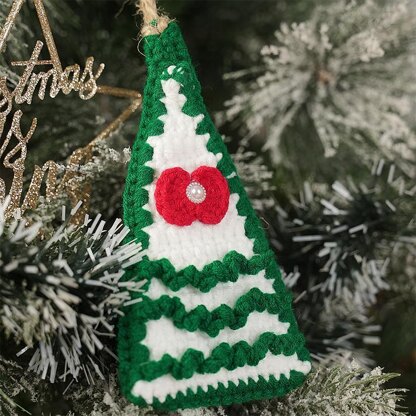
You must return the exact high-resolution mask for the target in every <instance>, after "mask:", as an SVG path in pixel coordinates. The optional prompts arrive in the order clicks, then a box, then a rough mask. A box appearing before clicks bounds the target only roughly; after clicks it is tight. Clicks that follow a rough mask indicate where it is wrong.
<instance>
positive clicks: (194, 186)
mask: <svg viewBox="0 0 416 416" xmlns="http://www.w3.org/2000/svg"><path fill="white" fill-rule="evenodd" d="M186 196H187V197H188V199H189V200H190V201H191V202H193V203H195V204H200V203H201V202H204V201H205V198H206V197H207V191H206V190H205V188H204V187H203V186H202V185H201V184H200V183H199V182H195V181H194V182H191V183H190V184H189V185H188V187H187V188H186Z"/></svg>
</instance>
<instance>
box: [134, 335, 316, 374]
mask: <svg viewBox="0 0 416 416" xmlns="http://www.w3.org/2000/svg"><path fill="white" fill-rule="evenodd" d="M303 342H304V338H303V335H302V334H301V333H300V332H298V331H297V330H296V329H291V327H289V330H288V333H287V334H283V335H276V334H274V333H271V332H264V333H263V334H261V335H260V336H259V338H258V339H257V340H256V341H255V342H254V343H253V345H250V344H248V343H247V342H246V341H243V340H242V341H239V342H237V343H236V344H234V345H230V344H228V343H226V342H222V343H220V344H218V346H217V347H215V348H214V349H213V350H212V352H211V355H210V356H209V357H207V358H205V357H204V354H203V353H202V352H201V351H198V350H194V349H191V348H189V349H188V350H186V351H185V353H184V354H183V356H182V357H181V358H180V359H177V358H175V357H172V356H170V355H169V354H165V355H164V356H163V357H162V358H161V359H160V360H159V361H147V362H144V363H143V362H137V363H134V362H133V363H132V364H133V366H134V365H135V364H137V365H136V366H134V367H135V368H136V369H137V371H135V372H134V378H135V379H136V378H137V380H146V381H152V380H155V379H157V378H159V377H161V376H163V375H165V374H171V375H172V376H173V377H174V378H175V379H177V380H182V379H188V378H190V377H192V376H193V375H194V374H195V373H199V374H209V373H217V372H218V371H219V370H221V369H222V368H226V369H227V370H235V369H236V368H238V367H242V366H244V365H250V366H253V365H257V364H258V363H259V362H260V361H261V360H263V359H264V358H265V356H266V354H267V352H268V351H270V352H271V353H272V354H274V355H279V354H284V355H286V356H291V355H293V354H295V353H297V355H298V358H299V359H300V360H301V361H309V359H310V358H309V352H308V351H307V350H306V348H304V347H301V348H300V347H299V345H302V344H303ZM138 361H139V360H138Z"/></svg>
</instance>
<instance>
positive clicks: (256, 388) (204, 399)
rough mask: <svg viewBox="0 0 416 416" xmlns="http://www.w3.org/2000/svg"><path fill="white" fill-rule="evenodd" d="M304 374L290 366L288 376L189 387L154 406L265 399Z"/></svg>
mask: <svg viewBox="0 0 416 416" xmlns="http://www.w3.org/2000/svg"><path fill="white" fill-rule="evenodd" d="M305 378H306V376H305V374H303V373H301V372H298V371H295V370H291V371H290V374H289V379H288V378H287V377H286V376H285V375H284V374H282V375H281V376H280V377H279V378H278V379H276V378H275V377H273V376H271V377H270V378H269V379H268V380H266V379H265V378H264V377H261V376H260V377H259V379H258V380H256V381H255V380H253V379H249V380H248V382H244V381H240V382H239V383H238V384H235V383H232V382H231V383H228V385H227V386H225V385H224V384H222V383H220V384H219V385H218V387H212V386H209V387H208V389H207V391H204V390H202V389H201V388H200V387H199V388H198V389H197V392H196V393H195V392H193V391H191V390H189V389H188V390H187V392H186V394H185V393H182V392H179V393H178V394H177V395H176V396H175V398H172V396H170V395H169V396H168V398H167V399H166V400H165V401H164V402H161V401H160V400H158V399H156V398H155V399H154V402H153V403H152V406H153V407H154V408H155V409H163V410H176V409H178V408H196V407H201V406H204V407H205V406H227V405H230V404H235V403H244V402H247V397H250V400H265V399H271V398H273V397H281V396H284V395H285V394H286V393H288V392H290V391H291V390H293V389H295V388H296V387H298V386H299V385H301V384H302V383H303V382H304V381H305ZM124 394H125V395H126V397H127V398H128V399H129V400H130V401H131V402H132V403H135V404H137V405H139V406H146V402H145V400H144V399H143V398H142V397H136V396H134V395H132V394H131V392H130V391H126V392H125V393H124Z"/></svg>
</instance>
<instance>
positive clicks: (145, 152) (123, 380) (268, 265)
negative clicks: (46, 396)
mask: <svg viewBox="0 0 416 416" xmlns="http://www.w3.org/2000/svg"><path fill="white" fill-rule="evenodd" d="M144 43H145V55H146V62H147V66H148V79H147V82H146V87H145V92H144V101H143V113H142V117H141V122H140V129H139V132H138V136H137V139H136V141H135V143H134V146H133V151H132V158H131V161H130V164H129V170H128V176H127V179H126V188H125V193H124V199H123V208H124V219H125V222H126V225H127V226H128V227H129V228H130V230H131V233H130V235H129V237H128V239H129V240H131V239H136V240H138V241H140V242H142V244H143V247H144V248H147V247H148V244H149V236H148V234H147V233H146V232H145V231H144V230H143V228H145V227H147V226H148V225H151V224H152V216H151V213H150V212H149V211H147V210H145V209H144V208H143V207H144V205H146V204H147V203H148V199H149V195H148V192H147V191H146V190H145V189H144V187H145V186H146V185H149V184H150V183H151V182H152V181H153V175H154V173H153V170H152V169H151V168H150V167H148V166H145V164H146V162H148V161H149V160H151V159H152V156H153V149H152V147H151V146H150V145H149V144H148V143H147V142H146V141H147V138H148V137H149V136H158V135H161V134H162V133H163V128H164V125H163V123H162V122H161V121H160V120H159V118H158V117H159V116H160V115H163V114H166V109H165V107H164V105H163V103H162V102H161V101H160V99H161V98H163V96H164V94H163V90H162V87H161V82H160V81H161V79H163V78H164V77H165V76H166V77H168V76H167V74H166V72H164V71H165V70H166V69H167V68H168V67H169V66H171V65H176V66H178V65H180V67H182V68H184V69H185V71H183V72H175V73H174V74H173V75H169V77H173V78H175V79H177V80H178V82H180V83H181V84H182V88H181V93H182V94H184V95H185V96H186V98H187V101H186V103H185V106H184V108H183V111H184V112H185V113H186V114H188V115H190V116H197V115H199V114H203V115H204V119H203V120H202V121H201V122H200V123H199V125H198V127H197V133H198V134H204V133H207V132H209V133H210V139H209V141H208V144H207V148H208V150H210V151H211V152H213V153H214V154H217V153H221V154H222V158H221V160H220V161H219V163H218V166H217V167H218V169H220V170H221V171H222V173H223V174H224V176H226V177H229V176H230V175H232V174H235V173H236V171H235V167H234V164H233V162H232V160H231V157H230V155H229V154H228V152H227V150H226V147H225V145H224V143H223V141H222V138H221V136H220V135H219V133H218V132H217V131H216V129H215V126H214V124H213V122H212V120H211V118H210V117H209V115H208V113H207V110H206V108H205V105H204V103H203V100H202V97H201V95H200V84H199V81H198V79H197V76H196V74H195V71H194V69H193V67H192V64H191V59H190V57H189V53H188V51H187V48H186V45H185V43H184V41H183V39H182V36H181V33H180V29H179V27H178V26H177V25H176V24H175V23H170V24H169V26H168V28H167V29H166V30H165V31H164V32H163V33H162V35H152V36H147V37H146V38H144ZM162 73H163V75H162ZM232 176H233V177H232V178H228V179H227V180H228V184H229V187H230V191H231V193H237V194H238V195H239V202H238V204H237V211H238V213H239V215H241V216H244V217H246V221H245V232H246V236H247V237H248V238H251V239H253V243H254V253H255V255H254V256H253V257H252V258H251V259H249V260H247V259H246V258H245V257H244V256H242V255H241V254H239V253H236V252H231V253H228V254H227V255H226V256H225V258H224V259H223V261H217V262H213V263H211V264H209V265H207V266H205V267H204V268H203V270H202V271H198V270H197V269H196V268H195V267H193V266H188V267H187V268H185V269H183V270H181V271H177V270H175V268H174V267H173V265H172V264H171V263H170V262H169V261H168V260H167V259H162V260H158V261H150V260H149V259H148V258H145V259H144V260H143V261H142V262H140V263H139V264H138V265H135V266H133V267H131V268H130V269H129V270H128V271H127V273H126V274H125V277H124V278H125V279H126V280H131V279H140V280H142V279H148V281H149V282H150V279H151V278H160V279H161V280H162V281H163V283H164V284H165V285H167V286H168V287H169V288H170V289H172V290H174V291H177V290H179V289H181V288H182V287H184V286H186V285H188V284H189V285H193V286H194V287H196V288H198V289H200V290H201V291H203V292H208V291H209V290H210V289H211V288H212V287H214V286H215V285H216V284H218V283H219V282H226V281H236V280H237V278H238V275H239V274H240V273H244V274H256V273H258V272H259V271H260V270H263V269H266V277H267V278H270V279H275V280H274V283H273V287H274V288H275V290H276V295H268V296H271V298H273V297H274V298H275V299H280V301H282V303H281V304H280V308H279V310H280V314H281V315H279V319H280V318H281V317H283V318H284V319H285V320H286V321H287V322H290V328H289V331H288V334H286V335H282V336H279V340H277V338H276V337H277V336H276V335H274V334H267V333H265V334H263V336H261V337H260V338H261V340H262V343H261V346H260V344H256V345H255V346H254V345H253V346H252V347H250V348H247V345H245V344H244V343H238V344H236V345H234V346H229V345H228V347H227V346H224V347H221V348H219V349H217V348H216V349H215V350H216V352H215V354H214V352H213V354H214V356H215V357H216V359H217V360H219V361H221V360H222V362H223V364H224V366H225V365H227V363H226V359H227V357H226V355H227V354H228V353H229V349H232V351H234V352H236V353H237V355H236V356H237V357H238V359H240V361H241V362H242V361H243V360H246V361H247V363H249V362H254V361H253V359H254V358H253V357H254V355H250V354H254V352H256V354H261V353H263V351H264V348H265V345H266V344H268V346H267V347H266V348H268V349H270V351H272V352H273V351H274V353H276V354H277V353H279V351H282V352H285V351H289V349H288V348H289V345H290V351H295V352H297V354H298V356H299V357H302V359H303V360H305V361H306V360H309V353H308V351H307V350H306V349H305V347H304V338H303V335H302V334H301V333H299V331H298V328H297V324H296V321H295V319H294V316H293V312H292V310H291V306H290V294H288V292H287V290H286V288H285V286H284V283H283V281H282V279H281V274H280V270H279V267H278V266H277V264H276V262H275V260H274V255H273V253H272V252H271V251H270V249H269V245H268V242H267V239H266V238H265V235H264V231H263V229H262V226H261V223H260V220H259V219H258V218H257V216H256V214H255V212H254V210H253V208H252V207H251V204H250V202H249V199H248V197H247V195H246V192H245V190H244V188H243V186H242V184H241V182H240V180H239V178H238V177H237V176H236V175H232ZM149 282H148V283H149ZM253 294H255V295H256V296H257V301H259V300H260V299H259V297H258V296H259V293H257V292H256V291H254V292H252V293H250V294H249V296H246V295H244V296H243V298H244V299H243V300H242V301H241V302H240V301H239V304H240V306H241V308H242V310H244V309H246V311H247V308H248V309H250V304H251V301H250V299H251V297H252V296H253ZM133 295H134V294H133ZM260 295H262V294H261V293H260ZM263 295H264V294H263ZM136 296H137V295H136ZM264 296H266V295H264ZM260 297H261V296H260ZM164 299H165V301H164V303H165V304H166V305H168V306H170V307H173V308H174V307H175V305H176V306H178V305H179V304H178V303H177V302H176V301H173V303H172V300H171V299H169V298H168V297H164ZM173 299H175V298H173ZM176 299H177V298H176ZM263 300H264V299H263ZM144 301H145V298H144ZM252 301H253V302H255V301H256V299H252ZM162 303H163V302H162ZM148 305H150V306H149V307H153V308H155V310H156V312H157V308H156V307H157V306H161V305H160V304H158V303H157V302H156V303H155V302H154V301H153V302H150V303H148ZM142 307H143V303H140V304H136V305H133V306H131V307H127V308H125V309H124V312H125V316H124V317H123V318H122V319H121V320H120V324H119V345H118V348H119V357H120V384H121V389H122V391H123V394H124V395H125V396H126V397H127V398H128V399H129V400H130V401H131V402H133V403H135V404H138V405H141V406H145V405H146V403H145V401H144V400H143V399H142V398H140V397H136V396H133V395H132V394H131V388H132V387H133V385H134V383H135V382H136V381H138V380H143V379H146V378H147V377H150V378H151V377H153V376H154V375H155V374H156V373H158V372H159V373H160V372H161V371H162V370H163V369H165V370H166V368H167V367H169V366H167V365H166V362H165V361H166V360H168V359H166V358H165V361H163V359H162V361H163V362H159V363H154V362H153V363H151V362H148V360H149V351H148V349H147V347H146V346H144V345H142V344H140V342H141V340H142V339H143V337H144V336H145V330H146V327H145V322H146V320H147V319H145V318H144V317H143V319H142V318H140V317H139V316H137V314H140V311H141V310H142ZM259 307H260V306H259V305H255V307H254V309H253V310H256V308H259ZM202 308H203V307H202ZM180 309H181V308H180V307H179V310H180ZM230 309H231V308H228V309H227V308H225V309H224V308H221V307H220V308H218V311H216V313H217V314H218V317H217V318H218V319H216V322H217V324H216V325H224V324H232V322H230V321H227V318H226V315H227V313H229V312H230ZM166 310H167V309H166ZM196 310H198V311H201V313H202V315H205V317H208V315H206V312H207V311H203V309H201V308H199V309H198V308H196ZM272 310H273V308H272ZM275 310H277V309H275ZM165 312H166V311H165ZM157 313H159V312H157ZM180 313H184V311H183V310H182V312H180ZM275 313H276V312H275ZM209 316H210V317H212V315H209ZM192 319H195V318H192ZM240 320H241V317H240ZM240 324H241V321H240ZM187 325H188V324H187ZM213 328H214V329H211V331H212V332H211V333H212V334H215V331H217V330H218V328H216V329H215V327H213ZM271 336H272V337H271ZM283 339H284V340H285V341H282V340H283ZM259 341H260V339H259ZM259 351H261V352H259ZM195 353H196V355H195ZM185 356H186V357H185ZM185 356H184V357H183V358H182V360H181V363H182V364H183V362H182V361H183V359H184V358H186V360H185V362H186V365H185V366H183V365H182V367H181V363H178V362H177V361H175V360H174V359H172V360H174V361H170V363H168V364H169V365H170V366H171V368H170V371H169V372H170V373H175V371H177V373H176V375H177V376H180V374H182V375H185V374H189V372H191V371H192V372H195V371H198V372H200V371H202V370H203V365H205V370H206V371H204V372H209V371H210V370H213V367H212V366H211V365H210V364H209V358H208V359H207V360H205V361H204V362H205V364H203V365H202V364H201V365H202V367H197V368H196V365H198V360H199V361H200V360H201V356H200V355H199V354H198V352H197V351H194V352H193V351H192V350H188V351H187V352H186V353H185ZM211 357H212V356H211ZM250 357H251V358H250ZM211 361H212V360H211ZM206 362H208V364H206ZM145 363H148V364H149V366H148V370H145V371H146V374H147V375H146V376H145V377H144V378H141V376H140V374H138V373H137V371H139V369H140V368H145V366H144V364H145ZM172 363H173V364H172ZM230 365H231V364H229V363H228V366H230ZM152 366H153V368H151V367H152ZM180 368H181V370H179V369H180ZM149 369H150V370H149ZM175 369H176V370H175ZM152 374H153V376H152ZM143 376H144V374H143ZM304 379H305V375H304V374H302V373H299V372H296V371H291V372H290V377H289V379H287V378H286V377H285V376H284V375H282V376H281V377H280V378H279V379H278V380H276V379H275V378H274V377H271V378H270V379H269V380H268V381H266V380H265V379H264V378H262V377H260V379H259V381H254V380H252V379H250V380H249V381H248V383H244V382H240V383H239V384H238V385H235V384H234V383H230V384H229V385H228V387H225V386H224V385H223V384H220V385H219V386H218V388H213V387H210V388H209V389H208V392H204V391H203V390H202V389H200V388H199V389H198V390H197V392H196V393H194V392H192V391H191V390H190V389H188V390H187V392H186V394H183V393H178V394H177V395H176V396H175V398H172V397H170V396H168V398H167V400H166V401H165V402H164V403H161V402H159V401H158V400H157V399H155V400H154V402H153V406H154V407H155V408H162V409H166V410H174V409H177V408H186V407H188V408H189V407H199V406H213V405H227V404H231V403H241V402H244V401H249V400H256V399H265V398H271V397H275V396H281V395H283V394H285V393H287V392H288V391H290V390H292V389H294V388H296V387H297V386H298V385H300V384H301V383H302V382H303V380H304Z"/></svg>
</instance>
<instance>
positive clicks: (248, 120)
mask: <svg viewBox="0 0 416 416" xmlns="http://www.w3.org/2000/svg"><path fill="white" fill-rule="evenodd" d="M340 16H342V19H340ZM415 22H416V13H415V11H414V8H413V7H412V6H411V3H410V2H407V1H405V0H401V1H395V2H391V3H389V4H388V5H387V6H381V5H380V4H379V3H378V2H373V1H370V0H367V1H364V2H348V1H339V2H332V4H330V5H328V6H322V7H320V6H318V7H317V8H316V10H315V12H314V14H313V15H312V17H311V18H310V19H309V20H307V21H305V22H302V23H299V24H297V23H293V24H292V25H290V26H289V25H287V24H283V25H282V26H281V28H280V30H278V31H276V33H275V36H276V42H275V44H272V45H266V46H264V47H263V49H262V51H261V55H262V58H261V59H262V60H261V63H260V64H257V65H256V66H254V67H252V68H250V69H248V70H245V71H239V72H235V73H231V74H229V75H227V77H226V78H228V79H233V80H236V81H237V94H236V95H235V96H234V97H233V98H232V99H231V100H229V101H228V102H227V103H226V106H227V110H226V113H225V117H226V119H228V120H229V121H237V122H239V121H243V126H244V132H245V134H246V135H247V137H250V138H252V137H261V138H262V139H263V140H264V149H265V150H268V151H270V152H271V155H272V157H273V158H274V161H275V162H276V163H277V162H279V161H280V162H286V160H285V157H284V156H286V153H285V147H290V146H293V143H292V142H293V138H294V137H293V136H294V135H296V131H299V129H302V126H303V127H304V128H305V131H304V133H303V134H302V135H301V137H300V140H303V141H304V142H305V146H304V148H305V149H307V148H308V146H307V143H309V144H311V143H312V139H313V137H314V136H317V138H318V139H319V141H320V142H321V145H322V146H323V148H324V151H325V155H326V156H327V157H328V156H333V155H334V154H335V153H336V152H337V151H338V149H339V147H340V146H341V144H343V145H346V146H348V147H349V148H350V149H351V151H353V152H356V155H357V156H358V157H359V158H361V159H363V158H367V160H368V159H370V158H371V157H373V156H374V155H377V156H378V155H383V157H386V158H389V159H395V158H397V159H399V162H398V163H400V167H401V168H402V169H405V170H406V171H407V172H408V173H410V172H413V171H414V166H413V167H412V166H411V163H414V154H415V153H414V149H415V148H416V136H415V134H414V132H413V131H412V130H411V128H410V126H409V123H408V122H407V117H408V116H409V115H410V113H411V102H412V99H413V98H412V97H413V96H414V93H415V89H414V87H413V85H414V83H413V82H412V81H411V80H412V78H413V73H414V63H413V55H414V48H413V46H412V45H414V42H413V40H414V36H413V34H412V32H413V28H414V26H415ZM305 120H309V121H307V122H306V121H305ZM305 125H307V128H306V127H305ZM346 139H347V140H346ZM282 140H283V141H284V143H281V142H282ZM281 144H282V146H281ZM283 144H284V145H283ZM313 146H315V147H316V143H313ZM364 149H365V150H364ZM298 156H299V155H298V154H297V155H296V157H297V159H296V161H297V162H299V160H298ZM409 163H410V165H409Z"/></svg>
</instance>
